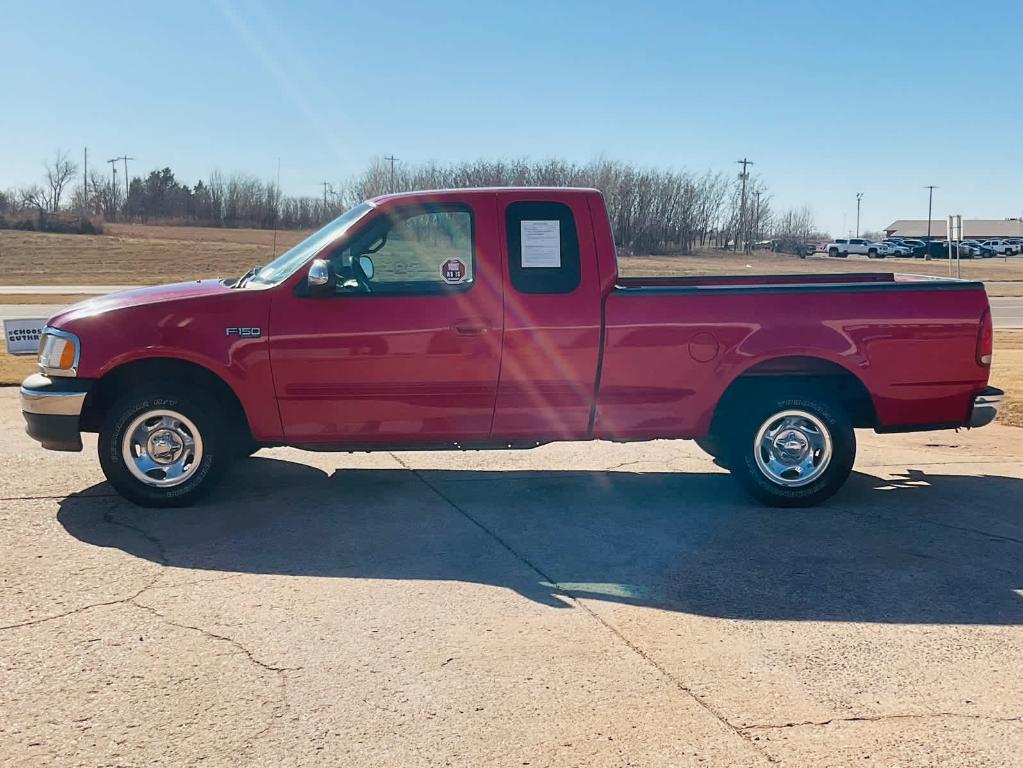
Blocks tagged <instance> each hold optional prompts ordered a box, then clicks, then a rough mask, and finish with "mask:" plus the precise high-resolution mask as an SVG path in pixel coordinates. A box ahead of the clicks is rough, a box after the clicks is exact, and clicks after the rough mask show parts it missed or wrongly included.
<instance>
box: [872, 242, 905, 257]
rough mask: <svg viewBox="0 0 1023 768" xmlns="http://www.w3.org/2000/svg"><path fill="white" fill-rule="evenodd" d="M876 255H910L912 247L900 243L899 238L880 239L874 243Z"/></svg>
mask: <svg viewBox="0 0 1023 768" xmlns="http://www.w3.org/2000/svg"><path fill="white" fill-rule="evenodd" d="M876 245H877V246H878V251H877V255H878V256H912V255H913V249H912V248H909V247H907V246H905V245H903V244H902V242H901V241H899V240H882V241H881V242H880V243H877V244H876Z"/></svg>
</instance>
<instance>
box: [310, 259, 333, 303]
mask: <svg viewBox="0 0 1023 768" xmlns="http://www.w3.org/2000/svg"><path fill="white" fill-rule="evenodd" d="M334 282H335V276H334V265H333V264H332V263H331V262H330V259H314V260H313V263H312V264H310V265H309V272H308V273H307V274H306V286H307V287H308V288H309V295H311V296H327V295H330V294H332V293H334Z"/></svg>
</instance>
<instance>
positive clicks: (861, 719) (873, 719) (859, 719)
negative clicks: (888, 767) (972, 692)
mask: <svg viewBox="0 0 1023 768" xmlns="http://www.w3.org/2000/svg"><path fill="white" fill-rule="evenodd" d="M931 717H957V718H963V719H967V720H988V721H990V722H994V723H1018V722H1023V715H1021V716H1017V717H1000V716H998V715H975V714H968V713H965V712H916V713H913V712H908V713H904V714H891V715H857V716H853V717H832V718H828V719H827V720H801V721H798V722H792V723H757V724H754V725H742V726H739V728H740V729H741V730H744V731H764V730H768V731H769V730H780V729H784V728H802V727H804V726H822V725H831V724H832V723H877V722H881V721H884V720H915V719H921V720H925V719H927V718H931Z"/></svg>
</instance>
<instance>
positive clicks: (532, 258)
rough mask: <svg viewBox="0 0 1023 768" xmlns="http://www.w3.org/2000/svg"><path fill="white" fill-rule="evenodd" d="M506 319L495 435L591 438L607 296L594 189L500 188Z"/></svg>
mask: <svg viewBox="0 0 1023 768" xmlns="http://www.w3.org/2000/svg"><path fill="white" fill-rule="evenodd" d="M498 218H499V220H500V222H501V224H502V227H501V229H502V231H503V233H504V237H503V238H502V241H501V247H502V249H503V250H504V253H505V263H506V270H505V275H506V280H505V296H504V307H505V314H504V316H505V322H504V352H503V361H502V364H501V380H500V382H499V384H498V392H497V405H496V408H495V411H494V428H493V436H494V437H495V439H504V438H507V439H509V440H510V439H516V438H519V439H522V438H525V439H529V440H533V439H536V440H557V439H562V440H564V439H579V438H584V437H586V436H587V435H588V432H589V423H590V408H591V405H592V402H593V390H594V382H595V379H596V372H597V360H598V357H599V353H600V329H601V296H600V282H599V278H598V274H597V261H596V255H595V250H594V240H593V230H592V227H591V224H590V213H589V208H588V205H587V199H586V197H585V193H583V192H579V193H575V192H565V193H559V194H558V195H557V196H556V199H552V197H551V194H550V193H549V192H547V193H544V192H542V191H539V190H538V191H532V192H531V191H525V190H520V191H509V192H502V193H500V194H499V195H498Z"/></svg>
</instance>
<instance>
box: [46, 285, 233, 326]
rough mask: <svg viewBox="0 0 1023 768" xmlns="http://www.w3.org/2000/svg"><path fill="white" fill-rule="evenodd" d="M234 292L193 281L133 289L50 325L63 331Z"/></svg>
mask: <svg viewBox="0 0 1023 768" xmlns="http://www.w3.org/2000/svg"><path fill="white" fill-rule="evenodd" d="M232 290H233V289H232V288H230V287H228V286H226V285H224V283H223V282H221V281H220V280H193V281H191V282H188V283H171V284H170V285H154V286H152V287H149V288H133V289H131V290H128V291H118V292H117V293H110V294H107V295H106V296H97V297H96V298H94V299H88V300H86V301H82V302H79V303H78V304H72V305H71V306H70V307H68V308H67V309H64V310H61V311H60V312H58V313H57V314H55V315H53V317H51V318H50V319H49V321H48V323H47V324H48V325H51V326H53V327H55V328H60V327H62V326H63V325H64V324H65V323H71V322H74V321H75V320H84V319H85V318H89V317H95V316H97V315H103V314H106V313H108V312H117V311H118V310H122V309H131V308H132V307H139V306H144V305H153V304H164V303H167V302H175V301H184V300H187V299H201V298H205V297H207V296H220V295H222V294H225V293H230V292H231V291H232Z"/></svg>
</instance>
